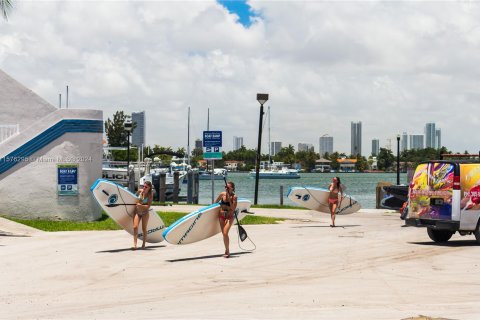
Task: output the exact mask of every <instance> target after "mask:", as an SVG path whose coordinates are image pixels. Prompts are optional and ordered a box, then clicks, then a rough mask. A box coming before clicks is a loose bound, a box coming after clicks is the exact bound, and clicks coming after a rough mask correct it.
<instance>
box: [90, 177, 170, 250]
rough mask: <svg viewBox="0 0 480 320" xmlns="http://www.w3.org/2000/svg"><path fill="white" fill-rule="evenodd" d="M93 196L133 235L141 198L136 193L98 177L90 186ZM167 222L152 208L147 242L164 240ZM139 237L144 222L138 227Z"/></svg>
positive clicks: (140, 236) (113, 218)
mask: <svg viewBox="0 0 480 320" xmlns="http://www.w3.org/2000/svg"><path fill="white" fill-rule="evenodd" d="M90 191H92V193H93V197H94V198H95V200H97V202H98V204H99V205H100V206H101V207H102V209H103V210H104V211H105V212H106V213H107V214H108V216H109V217H110V218H112V220H113V221H115V222H116V223H117V224H118V225H119V226H121V227H122V228H123V229H125V231H127V232H128V233H130V234H131V235H133V218H132V217H133V212H134V210H135V204H136V203H137V201H138V200H139V199H138V197H137V196H136V195H134V194H133V193H131V192H130V191H128V190H127V189H125V188H124V187H122V186H121V185H119V184H116V183H115V182H112V181H110V180H105V179H98V180H97V181H95V183H94V184H93V185H92V186H91V187H90ZM164 229H165V224H164V223H163V220H162V218H160V217H159V216H158V214H157V213H156V212H155V211H153V210H152V209H150V214H149V218H148V225H147V242H151V243H154V242H161V241H163V237H162V231H163V230H164ZM138 237H139V238H140V239H143V233H142V223H141V222H140V226H139V227H138Z"/></svg>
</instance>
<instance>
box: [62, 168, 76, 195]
mask: <svg viewBox="0 0 480 320" xmlns="http://www.w3.org/2000/svg"><path fill="white" fill-rule="evenodd" d="M57 191H58V195H60V196H74V195H78V164H59V165H57Z"/></svg>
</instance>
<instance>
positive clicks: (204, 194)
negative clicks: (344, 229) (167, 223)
mask: <svg viewBox="0 0 480 320" xmlns="http://www.w3.org/2000/svg"><path fill="white" fill-rule="evenodd" d="M335 176H338V177H340V180H341V182H342V184H344V185H345V186H346V187H347V188H346V192H345V193H347V194H348V195H351V196H353V197H354V198H355V199H356V200H357V201H359V202H360V204H361V205H362V208H366V209H373V208H375V203H376V199H375V197H376V196H375V189H376V186H377V183H378V182H380V181H384V182H390V183H392V184H396V183H397V174H396V173H301V174H300V179H291V180H290V179H286V180H277V179H260V180H259V183H258V204H280V186H283V204H284V205H291V206H296V204H295V203H293V202H292V201H290V200H289V199H288V198H287V193H288V189H289V188H290V187H306V186H308V187H318V188H327V187H328V185H329V184H330V183H331V182H332V178H333V177H335ZM228 180H229V181H233V182H234V183H235V189H236V194H237V196H239V197H240V198H246V199H248V200H250V201H252V203H253V201H254V198H255V178H252V177H250V176H249V175H248V173H244V172H229V173H228ZM400 183H401V184H406V183H407V174H406V173H402V174H400ZM224 190H225V184H224V182H223V181H218V180H217V181H215V183H214V197H215V198H216V196H217V195H218V194H219V193H220V192H221V191H224ZM184 192H186V186H185V185H184V186H182V194H183V193H184ZM211 202H212V183H211V181H208V180H200V195H199V203H201V204H209V203H211Z"/></svg>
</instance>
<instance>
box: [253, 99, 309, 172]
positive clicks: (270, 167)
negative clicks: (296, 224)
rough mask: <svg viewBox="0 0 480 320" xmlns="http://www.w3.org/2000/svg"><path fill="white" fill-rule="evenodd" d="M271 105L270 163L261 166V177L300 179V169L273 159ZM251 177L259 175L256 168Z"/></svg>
mask: <svg viewBox="0 0 480 320" xmlns="http://www.w3.org/2000/svg"><path fill="white" fill-rule="evenodd" d="M270 145H271V142H270V107H268V164H267V165H266V166H265V165H263V168H260V171H259V172H258V178H259V179H299V178H300V174H299V173H298V170H295V169H290V168H287V166H286V165H285V164H284V163H283V162H274V163H272V161H271V154H272V152H271V151H270ZM249 176H250V177H253V178H255V177H256V176H257V172H256V170H252V171H250V173H249Z"/></svg>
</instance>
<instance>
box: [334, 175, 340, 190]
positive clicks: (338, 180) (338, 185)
mask: <svg viewBox="0 0 480 320" xmlns="http://www.w3.org/2000/svg"><path fill="white" fill-rule="evenodd" d="M335 178H336V179H337V189H338V190H340V187H341V185H340V177H335Z"/></svg>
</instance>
